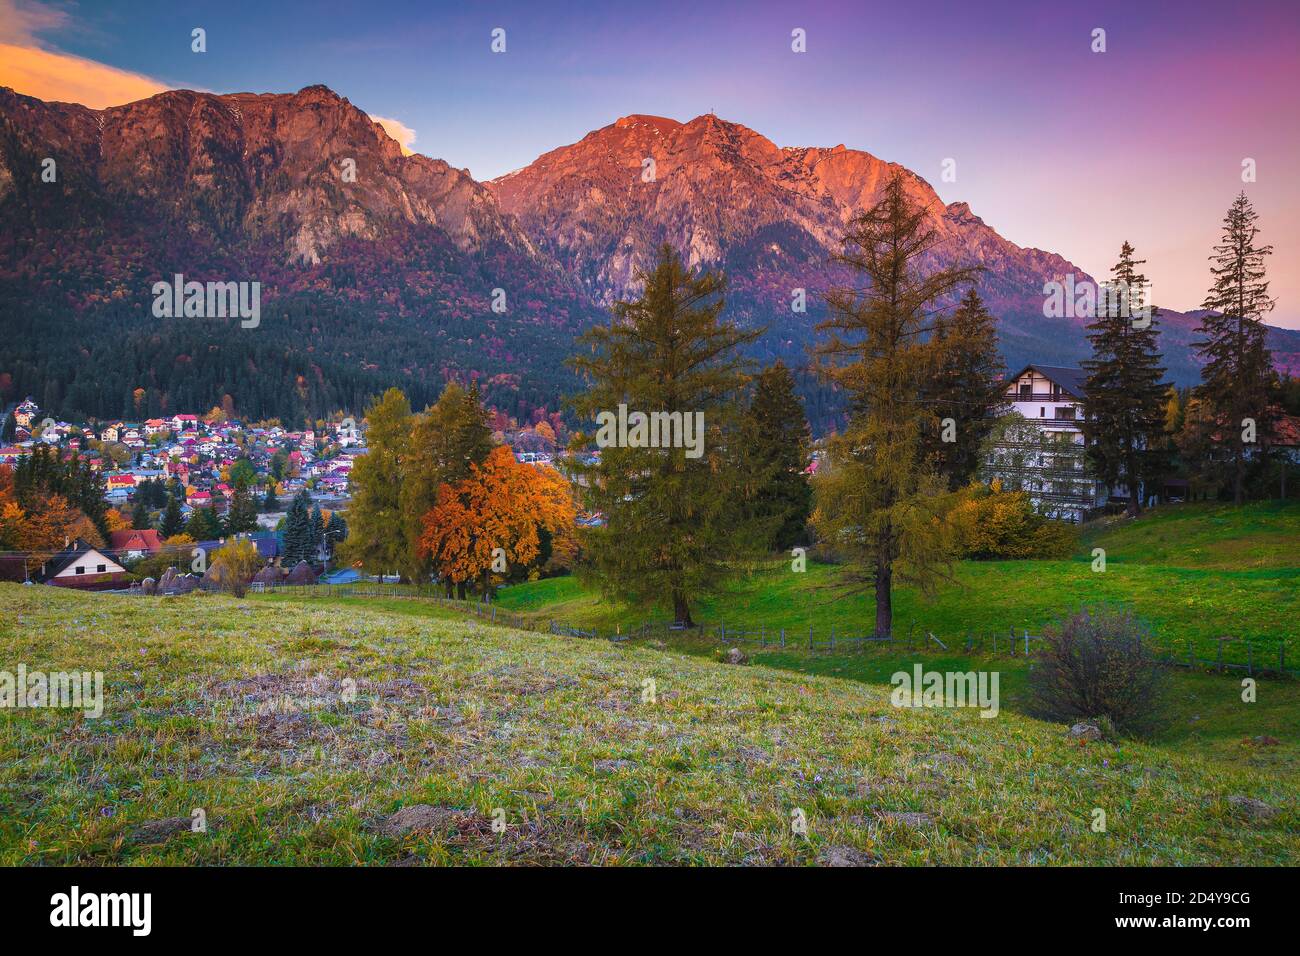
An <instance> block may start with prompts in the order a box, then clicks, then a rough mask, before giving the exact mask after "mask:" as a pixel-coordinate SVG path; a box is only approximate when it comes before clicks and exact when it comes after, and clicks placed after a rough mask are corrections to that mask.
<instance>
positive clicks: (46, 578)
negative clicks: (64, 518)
mask: <svg viewBox="0 0 1300 956" xmlns="http://www.w3.org/2000/svg"><path fill="white" fill-rule="evenodd" d="M106 550H107V549H106ZM37 580H40V581H43V582H44V583H46V584H53V585H54V586H56V587H61V588H79V589H81V590H84V591H109V590H115V589H117V588H124V587H127V586H128V585H129V584H130V583H131V575H130V574H129V573H128V572H127V570H126V568H124V567H122V565H120V564H118V563H117V562H116V561H114V560H113V559H112V558H110V557H108V556H107V555H106V554H104V552H103V551H101V550H99V549H98V548H96V547H95V546H94V545H92V544H89V543H88V542H86V541H85V540H83V539H81V538H78V539H77V540H76V541H75V542H73V543H71V544H69V545H68V546H67V547H66V548H64V549H63V550H62V551H60V552H59V553H58V554H56V555H54V556H53V557H51V558H50V559H49V560H48V561H46V562H45V563H44V564H43V565H42V566H41V570H40V573H39V574H38V575H37Z"/></svg>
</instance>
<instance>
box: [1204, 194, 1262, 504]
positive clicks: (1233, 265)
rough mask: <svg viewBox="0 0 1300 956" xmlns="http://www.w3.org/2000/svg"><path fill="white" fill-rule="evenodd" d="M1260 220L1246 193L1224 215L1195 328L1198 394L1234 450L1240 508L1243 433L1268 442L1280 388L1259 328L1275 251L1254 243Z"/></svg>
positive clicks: (1233, 472) (1236, 500)
mask: <svg viewBox="0 0 1300 956" xmlns="http://www.w3.org/2000/svg"><path fill="white" fill-rule="evenodd" d="M1258 219H1259V215H1258V214H1257V213H1256V212H1255V210H1254V208H1253V207H1252V206H1251V204H1250V200H1248V199H1247V198H1246V194H1245V192H1244V191H1243V192H1242V193H1241V195H1239V196H1238V197H1237V199H1236V200H1235V201H1234V202H1233V204H1232V206H1231V208H1230V209H1229V210H1228V214H1227V216H1225V217H1224V220H1223V236H1222V240H1221V241H1220V243H1219V244H1218V245H1216V246H1215V247H1214V255H1212V256H1211V257H1210V261H1211V262H1212V263H1214V265H1213V266H1212V267H1211V269H1210V272H1211V274H1212V275H1213V276H1214V285H1213V286H1212V287H1211V288H1210V291H1209V292H1208V293H1206V296H1205V301H1204V302H1203V303H1202V306H1201V307H1202V308H1204V309H1208V310H1209V311H1208V312H1207V314H1206V315H1205V316H1204V317H1202V319H1201V324H1200V326H1199V327H1198V328H1197V330H1196V331H1197V332H1200V333H1201V334H1202V335H1204V336H1205V338H1204V339H1203V340H1201V341H1198V342H1196V343H1194V344H1195V347H1196V350H1197V352H1198V353H1199V354H1200V356H1201V357H1202V358H1203V359H1204V360H1205V364H1204V365H1203V366H1202V367H1201V384H1200V386H1198V387H1197V389H1196V391H1195V394H1196V397H1197V398H1199V399H1201V400H1202V401H1203V402H1204V403H1205V404H1206V405H1207V407H1208V409H1209V410H1210V413H1211V416H1212V420H1213V422H1214V425H1215V426H1216V431H1218V433H1219V435H1220V440H1223V439H1225V438H1226V440H1227V442H1228V445H1229V448H1230V449H1231V452H1232V460H1231V480H1232V500H1233V502H1234V503H1235V504H1237V505H1240V504H1241V503H1242V502H1243V501H1244V500H1245V477H1246V447H1245V446H1246V441H1245V437H1246V436H1245V435H1244V434H1243V432H1247V431H1248V429H1249V423H1250V422H1253V423H1254V432H1255V440H1256V441H1257V442H1264V441H1266V440H1267V439H1268V437H1269V435H1270V432H1271V425H1272V422H1271V417H1270V411H1269V405H1270V403H1271V401H1272V399H1273V397H1274V392H1275V390H1276V388H1277V372H1276V371H1274V369H1273V357H1272V354H1271V353H1270V352H1269V350H1268V346H1267V345H1266V344H1265V336H1266V330H1265V328H1264V322H1263V317H1264V315H1265V314H1266V313H1268V312H1270V311H1271V310H1272V308H1273V304H1274V303H1273V300H1272V299H1270V298H1269V297H1268V282H1267V280H1266V279H1265V278H1264V275H1265V272H1264V259H1265V257H1266V256H1269V255H1272V253H1273V247H1272V246H1256V245H1255V240H1256V237H1258V235H1259V228H1258V226H1256V225H1255V223H1256V221H1257V220H1258Z"/></svg>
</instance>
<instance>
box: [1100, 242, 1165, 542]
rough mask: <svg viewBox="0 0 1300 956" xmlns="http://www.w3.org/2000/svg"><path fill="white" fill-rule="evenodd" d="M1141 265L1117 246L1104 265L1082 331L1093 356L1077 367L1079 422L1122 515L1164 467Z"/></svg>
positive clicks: (1155, 346)
mask: <svg viewBox="0 0 1300 956" xmlns="http://www.w3.org/2000/svg"><path fill="white" fill-rule="evenodd" d="M1145 263H1146V260H1145V259H1134V258H1133V247H1132V246H1131V245H1129V243H1127V242H1125V243H1124V244H1123V246H1121V247H1120V252H1119V261H1118V262H1116V263H1115V265H1113V266H1112V267H1111V270H1110V272H1111V276H1112V279H1111V283H1110V290H1109V294H1103V295H1099V296H1098V297H1097V298H1098V303H1097V315H1096V317H1095V318H1094V319H1093V321H1092V322H1091V323H1090V324H1089V325H1088V326H1087V328H1088V341H1089V342H1091V343H1092V358H1090V359H1088V360H1086V361H1084V362H1083V368H1084V370H1085V371H1086V372H1087V379H1086V380H1085V382H1084V402H1083V421H1082V422H1081V423H1080V427H1081V428H1082V430H1083V434H1084V438H1085V439H1086V441H1087V443H1088V460H1089V462H1090V463H1091V464H1092V467H1093V471H1094V473H1095V474H1096V475H1097V477H1098V478H1100V479H1101V480H1102V481H1104V482H1106V483H1107V484H1109V485H1115V484H1122V485H1124V487H1125V488H1126V490H1127V491H1128V514H1129V516H1130V517H1134V518H1135V517H1137V516H1138V515H1139V514H1140V513H1141V511H1142V488H1143V486H1144V485H1146V484H1149V483H1150V482H1151V481H1152V480H1153V479H1155V478H1157V477H1158V476H1159V475H1160V473H1161V472H1163V471H1164V470H1165V468H1166V467H1167V463H1166V459H1167V456H1166V446H1165V413H1166V409H1165V405H1166V402H1167V400H1168V395H1167V391H1168V385H1167V384H1166V383H1165V382H1164V381H1162V379H1163V378H1164V374H1165V370H1164V368H1163V366H1161V365H1160V346H1159V332H1158V331H1157V328H1156V317H1157V316H1158V314H1159V310H1158V309H1156V308H1154V307H1150V308H1149V309H1148V308H1147V306H1148V303H1147V302H1146V282H1147V280H1146V276H1144V275H1142V273H1141V272H1140V271H1138V267H1139V266H1142V265H1145Z"/></svg>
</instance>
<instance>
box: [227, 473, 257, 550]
mask: <svg viewBox="0 0 1300 956" xmlns="http://www.w3.org/2000/svg"><path fill="white" fill-rule="evenodd" d="M256 530H257V505H256V503H254V501H253V492H252V490H251V489H250V488H249V486H248V482H247V481H245V480H244V478H243V476H242V475H241V476H240V477H239V478H238V479H236V480H235V493H234V494H233V495H231V498H230V508H229V509H228V510H227V511H226V535H227V536H233V535H237V534H247V533H249V532H252V531H256Z"/></svg>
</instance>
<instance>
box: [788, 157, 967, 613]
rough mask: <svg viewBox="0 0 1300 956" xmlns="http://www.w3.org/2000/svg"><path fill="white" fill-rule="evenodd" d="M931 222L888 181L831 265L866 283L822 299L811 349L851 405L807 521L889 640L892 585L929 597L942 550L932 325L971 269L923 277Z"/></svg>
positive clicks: (937, 342) (897, 179)
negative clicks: (868, 595)
mask: <svg viewBox="0 0 1300 956" xmlns="http://www.w3.org/2000/svg"><path fill="white" fill-rule="evenodd" d="M928 217H929V213H928V211H927V210H926V208H925V207H924V206H922V205H921V204H919V203H916V202H914V201H913V200H912V199H911V198H910V197H909V196H908V194H907V189H906V184H905V182H904V179H903V177H902V175H901V174H900V173H895V174H894V175H893V176H891V177H890V179H889V180H888V181H887V183H886V184H885V187H884V191H883V195H882V196H881V198H880V201H879V202H877V203H876V204H875V205H874V206H872V208H870V209H868V210H867V211H866V212H864V213H863V214H862V215H861V216H859V217H858V218H857V219H855V220H854V221H853V223H852V225H851V227H850V232H849V234H848V236H846V237H845V240H844V246H845V248H844V252H842V253H841V254H839V255H837V256H836V257H835V261H837V262H838V263H840V264H842V265H845V266H847V267H849V268H850V269H852V270H853V271H854V272H856V273H858V274H860V275H861V276H862V277H863V278H864V279H865V280H866V282H867V285H866V287H865V288H854V287H851V286H846V287H841V288H837V289H833V290H832V291H830V292H829V293H828V294H827V296H826V302H827V305H828V306H829V311H830V317H829V318H828V319H826V320H825V321H824V322H822V323H821V324H820V325H819V326H818V331H820V332H829V333H830V335H829V337H828V338H826V339H824V340H823V341H821V342H819V343H818V345H817V353H818V355H819V356H820V358H821V373H822V374H823V375H824V376H825V378H826V379H827V380H828V381H829V382H830V383H831V384H833V385H834V386H836V387H838V388H840V389H841V390H843V391H844V392H845V393H846V394H847V395H848V397H849V403H850V405H849V422H848V425H847V426H846V428H845V430H844V431H843V432H842V433H840V434H838V435H834V436H832V437H831V438H830V439H829V441H828V442H827V457H826V460H825V463H824V468H823V469H820V470H819V473H818V476H817V479H816V480H815V481H814V485H813V487H814V495H815V498H814V500H815V505H816V507H815V510H814V514H813V523H814V525H815V526H816V527H817V528H818V530H819V531H820V533H821V535H822V537H823V538H824V539H826V540H827V541H829V542H831V543H832V544H833V546H834V547H835V548H837V549H839V550H840V551H841V552H842V553H843V554H844V555H845V557H846V562H847V564H848V565H849V567H850V569H851V570H852V571H854V572H856V573H857V575H858V576H859V577H860V578H862V579H863V580H866V581H869V582H870V583H871V585H872V586H873V588H874V591H875V597H876V627H875V632H876V635H877V636H879V637H888V636H890V635H891V634H892V630H893V584H894V580H895V578H896V577H897V578H898V580H899V581H905V582H910V583H913V584H915V585H917V586H918V587H920V588H922V589H923V590H928V589H930V588H933V587H934V586H935V585H937V583H938V582H939V580H941V579H942V577H943V575H944V572H945V570H946V568H947V567H948V560H949V554H950V550H951V548H950V544H949V543H948V542H947V540H946V539H945V537H944V536H945V531H944V525H943V522H942V521H940V520H938V517H939V512H940V511H941V510H943V508H944V507H945V502H944V497H945V496H944V492H945V491H946V482H945V481H944V479H943V477H942V476H940V475H939V474H938V472H937V471H935V470H934V468H933V465H932V463H930V462H929V461H928V460H927V456H926V454H925V431H926V429H927V428H930V427H931V426H932V424H933V416H932V412H931V411H930V409H929V408H928V407H927V406H926V404H925V403H924V401H923V398H924V394H925V390H926V381H927V378H928V376H929V375H930V374H931V371H932V370H933V369H934V368H935V366H936V365H937V364H939V357H938V355H937V353H938V351H939V350H940V349H941V348H943V347H944V345H943V342H942V340H941V339H939V338H938V337H937V336H935V335H934V332H935V328H934V321H933V316H934V314H935V313H936V312H937V311H938V310H939V309H941V308H942V307H943V302H944V301H945V300H949V299H950V298H951V297H952V296H954V295H955V294H956V292H957V291H958V290H959V289H960V288H961V287H962V286H963V285H965V284H967V283H969V282H973V281H974V280H975V277H976V276H977V275H978V271H979V270H978V269H977V268H975V267H950V268H946V269H934V270H932V271H929V272H925V273H923V272H922V270H921V263H922V262H923V261H924V259H925V257H926V255H927V253H929V252H931V251H932V250H933V249H934V248H935V247H936V245H937V244H938V243H939V241H940V239H939V236H938V234H937V233H936V232H935V230H934V228H933V226H932V225H930V223H929V221H928Z"/></svg>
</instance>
